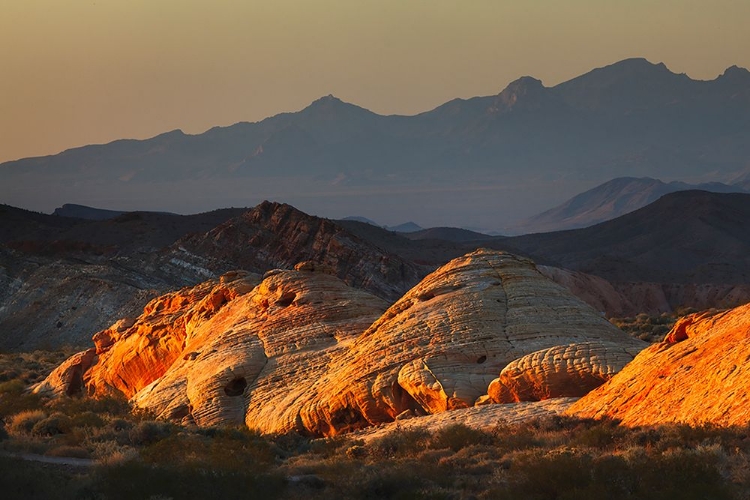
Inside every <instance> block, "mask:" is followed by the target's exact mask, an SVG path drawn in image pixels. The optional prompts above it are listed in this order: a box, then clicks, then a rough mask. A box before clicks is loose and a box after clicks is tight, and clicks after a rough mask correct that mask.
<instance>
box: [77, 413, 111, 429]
mask: <svg viewBox="0 0 750 500" xmlns="http://www.w3.org/2000/svg"><path fill="white" fill-rule="evenodd" d="M105 425H106V422H105V420H104V419H103V418H102V417H100V416H99V415H98V414H96V413H94V412H93V411H85V412H83V413H78V414H74V415H73V416H71V417H70V426H71V427H91V428H95V429H98V428H101V427H104V426H105Z"/></svg>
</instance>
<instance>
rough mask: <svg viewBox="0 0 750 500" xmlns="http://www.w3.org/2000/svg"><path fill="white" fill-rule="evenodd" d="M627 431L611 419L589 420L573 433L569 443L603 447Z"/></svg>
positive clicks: (608, 445)
mask: <svg viewBox="0 0 750 500" xmlns="http://www.w3.org/2000/svg"><path fill="white" fill-rule="evenodd" d="M628 432H629V431H628V430H627V429H625V428H623V427H620V426H619V425H618V424H617V422H614V421H612V420H602V421H591V422H586V423H584V424H583V425H581V426H580V427H579V428H578V429H577V430H576V431H575V432H574V433H573V436H572V439H571V443H572V444H573V445H577V446H586V447H589V448H600V449H603V448H607V447H610V446H612V445H614V444H615V443H616V442H617V441H618V440H620V439H621V438H622V436H623V435H625V434H627V433H628Z"/></svg>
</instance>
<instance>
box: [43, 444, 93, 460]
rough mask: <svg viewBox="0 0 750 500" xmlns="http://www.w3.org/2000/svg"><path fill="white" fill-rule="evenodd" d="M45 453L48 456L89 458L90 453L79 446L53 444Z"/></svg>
mask: <svg viewBox="0 0 750 500" xmlns="http://www.w3.org/2000/svg"><path fill="white" fill-rule="evenodd" d="M46 454H47V455H48V456H50V457H72V458H91V453H89V451H88V450H87V449H86V448H83V447H81V446H68V445H60V446H55V447H54V448H51V449H50V450H49V451H47V453H46Z"/></svg>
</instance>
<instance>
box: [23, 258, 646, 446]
mask: <svg viewBox="0 0 750 500" xmlns="http://www.w3.org/2000/svg"><path fill="white" fill-rule="evenodd" d="M336 273H337V270H336V268H334V267H331V266H326V265H321V264H318V263H314V262H305V263H301V264H299V265H298V266H297V269H295V270H274V271H270V272H268V273H266V276H265V277H264V278H263V280H260V279H259V278H258V277H257V276H255V275H252V274H248V273H246V272H234V273H230V274H227V275H224V276H222V277H221V278H220V279H218V280H210V281H208V282H205V283H203V284H201V285H198V286H196V287H192V288H185V289H182V290H180V291H178V292H173V293H170V294H167V295H164V296H161V297H159V298H157V299H155V300H153V301H152V302H150V303H149V304H148V306H147V307H146V308H145V309H144V312H143V314H142V315H141V316H140V317H139V318H137V319H135V320H133V319H130V320H127V319H125V320H122V321H120V322H118V323H116V324H115V325H113V326H112V327H111V328H109V329H107V330H104V331H101V332H99V333H97V334H96V335H95V336H94V342H95V344H96V348H95V349H90V350H88V351H84V352H82V353H79V354H78V355H76V356H74V357H73V358H71V359H69V360H68V361H66V363H64V364H63V365H62V366H61V367H60V368H58V369H57V370H55V372H53V373H52V374H51V375H50V377H48V379H47V380H45V381H44V382H43V383H41V384H40V385H38V386H37V387H36V391H38V392H49V393H53V394H58V395H61V394H68V395H74V394H76V393H80V392H82V393H86V394H89V395H93V396H99V395H103V394H107V393H112V392H115V393H117V392H119V393H122V394H124V395H126V396H127V397H129V398H131V401H132V402H133V403H134V405H136V406H138V407H141V408H146V409H149V410H151V411H153V412H155V413H156V414H157V415H159V416H161V417H163V418H169V419H174V420H178V421H183V422H186V423H187V422H194V423H197V424H198V425H218V424H228V425H237V424H241V423H245V424H246V425H247V426H248V427H249V428H252V429H258V430H260V431H262V432H267V433H272V432H284V431H289V430H297V431H300V432H307V433H310V434H314V435H335V434H338V433H341V432H345V431H349V430H353V429H358V428H363V427H367V426H370V425H373V424H377V423H382V422H389V421H392V420H394V419H395V418H396V417H397V416H398V415H400V414H402V413H404V412H407V413H409V414H411V415H425V414H432V413H439V412H443V411H446V410H452V409H457V408H467V407H471V406H473V405H475V404H483V403H488V402H508V401H536V400H541V399H546V398H549V397H559V396H580V395H582V394H584V393H586V392H587V391H588V390H590V389H591V388H592V387H594V386H596V385H598V384H600V383H602V382H604V381H605V380H607V379H608V378H609V377H611V376H612V375H613V374H614V373H615V372H616V371H617V370H619V369H620V367H621V366H622V365H623V364H624V363H625V362H627V361H628V360H629V359H631V358H632V356H633V355H634V353H636V352H637V351H638V350H640V349H641V348H643V347H644V346H645V343H642V342H640V341H638V340H634V339H632V338H630V337H628V336H627V335H626V334H624V333H623V332H621V331H620V330H618V329H617V328H615V327H614V326H612V325H611V324H610V323H609V322H607V321H606V320H605V319H604V318H603V317H602V316H601V315H600V314H599V313H597V312H596V311H594V310H593V309H591V308H590V307H589V306H587V305H586V304H585V303H583V302H582V301H580V300H579V299H577V298H575V297H574V296H573V295H571V294H570V293H569V292H568V291H567V290H565V289H564V288H562V287H561V286H559V285H556V284H555V283H553V282H552V281H550V280H548V279H547V278H545V277H544V276H543V275H542V274H541V273H540V272H539V271H537V269H536V267H535V266H534V264H533V263H532V262H531V261H528V260H526V259H522V258H519V257H516V256H514V255H511V254H506V253H502V252H495V251H488V250H478V251H476V252H472V253H471V254H468V255H466V256H464V257H461V258H458V259H454V260H453V261H451V262H450V263H448V264H446V265H445V266H443V267H442V268H440V269H438V270H437V271H435V272H434V273H432V274H431V275H429V276H428V277H427V278H425V279H424V280H423V281H422V282H421V283H420V284H419V285H417V286H416V287H414V288H413V289H412V290H411V291H409V292H408V293H407V294H406V295H405V296H404V297H402V298H401V299H400V300H398V301H397V302H396V303H395V304H393V305H392V306H391V307H390V308H387V302H385V301H383V300H382V299H379V298H377V297H375V296H373V295H371V294H369V293H367V292H365V291H362V290H358V289H354V288H351V287H349V286H347V285H346V284H345V283H344V282H343V281H341V280H340V279H338V278H337V277H335V276H333V275H334V274H336ZM386 308H387V310H386ZM544 350H548V351H549V352H551V353H552V354H551V355H549V356H536V355H535V354H534V353H538V352H540V351H544ZM558 354H559V355H558ZM509 369H512V373H513V376H512V377H507V376H506V377H504V375H503V374H507V373H509V372H508V370H509ZM501 372H502V373H501ZM549 373H554V376H552V377H550V376H548V375H549ZM523 384H526V385H528V386H533V387H537V388H541V389H540V390H538V391H528V390H523V389H522V388H521V386H523ZM488 387H489V388H490V390H489V395H487V393H488ZM493 388H495V389H498V390H494V389H493ZM519 388H520V389H519ZM501 389H502V390H501ZM506 389H508V390H506ZM509 391H510V392H509ZM507 394H512V395H511V396H507Z"/></svg>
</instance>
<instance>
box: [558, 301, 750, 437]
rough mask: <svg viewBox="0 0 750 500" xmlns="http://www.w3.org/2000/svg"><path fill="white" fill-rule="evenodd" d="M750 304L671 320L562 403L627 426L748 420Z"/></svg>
mask: <svg viewBox="0 0 750 500" xmlns="http://www.w3.org/2000/svg"><path fill="white" fill-rule="evenodd" d="M749 360H750V304H747V305H744V306H740V307H737V308H735V309H731V310H728V311H723V312H708V313H696V314H693V315H691V316H688V317H685V318H683V319H681V320H679V321H678V322H677V323H676V324H675V326H674V327H673V329H672V331H671V332H670V333H669V334H668V335H667V338H666V339H665V341H664V342H663V343H660V344H655V345H652V346H651V347H649V348H647V349H645V350H644V351H642V352H641V353H640V354H638V356H636V358H635V359H634V360H633V361H632V362H631V363H630V364H628V365H627V366H626V367H625V368H624V369H623V370H622V371H621V372H620V373H618V374H617V375H615V377H613V378H612V379H611V380H610V381H609V382H607V383H606V384H604V385H602V386H601V387H599V388H598V389H596V390H594V391H592V392H591V393H589V394H588V395H586V396H584V397H583V398H582V399H581V400H580V401H578V402H577V403H576V404H575V405H573V406H572V407H571V408H570V410H569V411H570V413H571V414H574V415H578V416H582V417H595V418H600V417H611V418H616V419H619V420H622V422H623V424H625V425H630V426H638V425H651V424H658V423H667V422H683V423H688V424H700V423H704V422H710V423H714V424H719V425H747V424H748V423H749V422H750V392H748V390H747V389H748V383H747V380H748V377H750V361H749Z"/></svg>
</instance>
